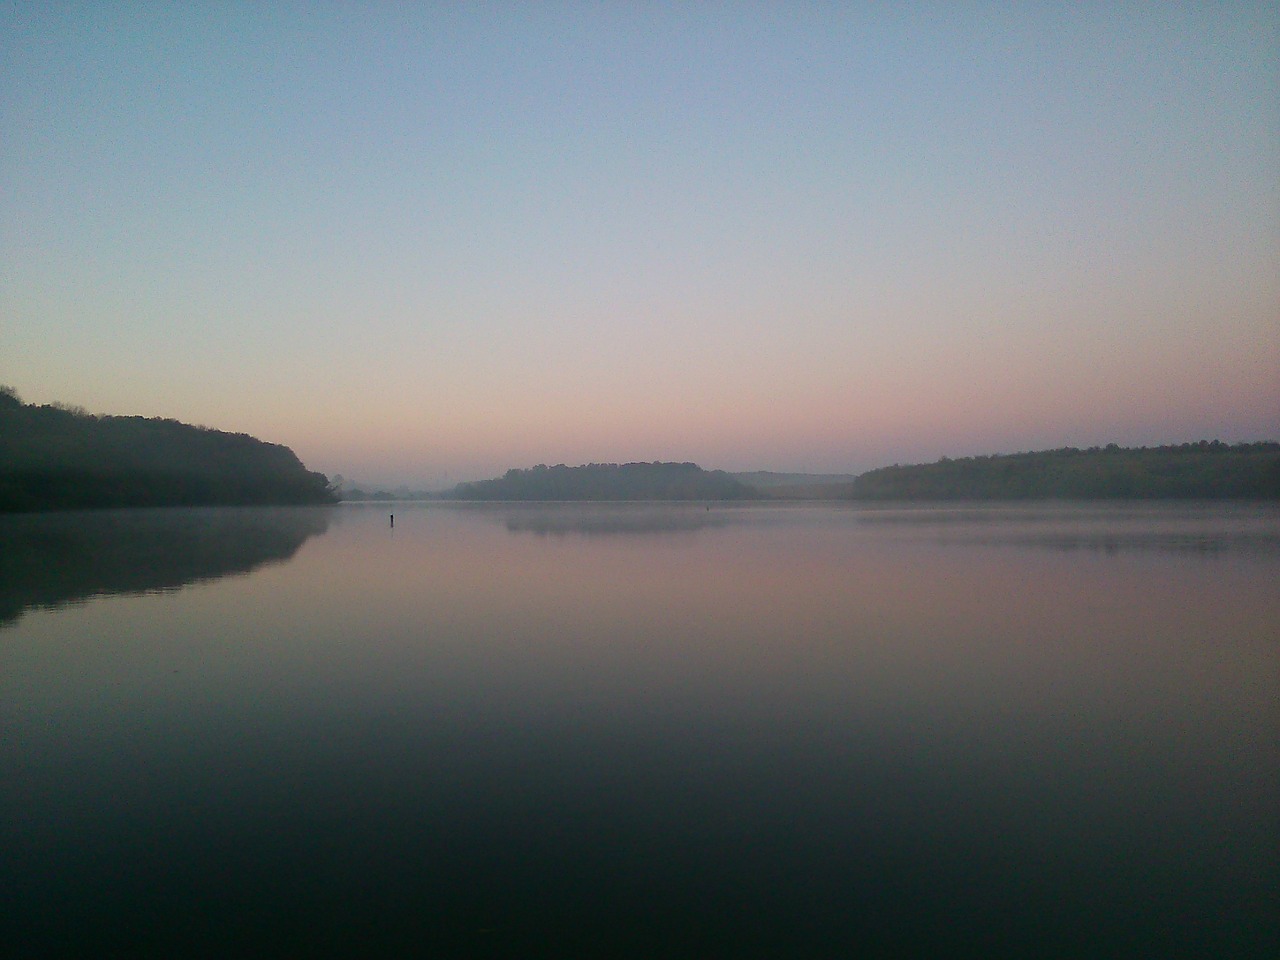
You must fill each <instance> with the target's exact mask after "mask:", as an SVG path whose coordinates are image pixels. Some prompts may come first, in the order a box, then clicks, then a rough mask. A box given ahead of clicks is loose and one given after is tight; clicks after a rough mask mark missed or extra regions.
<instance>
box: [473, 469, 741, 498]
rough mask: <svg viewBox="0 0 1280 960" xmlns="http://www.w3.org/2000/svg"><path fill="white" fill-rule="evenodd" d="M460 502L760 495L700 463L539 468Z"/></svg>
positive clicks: (479, 485)
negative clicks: (706, 468)
mask: <svg viewBox="0 0 1280 960" xmlns="http://www.w3.org/2000/svg"><path fill="white" fill-rule="evenodd" d="M450 495H451V496H453V497H454V498H456V499H458V500H747V499H751V498H753V497H756V496H758V494H757V493H756V491H755V490H754V489H753V488H751V487H749V486H747V485H746V484H745V483H742V482H741V481H739V480H736V479H734V478H733V476H731V475H730V474H728V473H725V472H724V471H723V470H703V469H702V468H701V467H699V466H698V465H697V464H696V463H660V462H657V461H655V462H653V463H588V464H584V465H583V466H579V467H567V466H565V465H564V464H563V463H559V464H556V465H555V466H554V467H548V466H547V465H546V464H541V463H540V464H538V465H537V466H536V467H531V468H529V469H528V470H508V471H507V472H506V473H505V474H504V475H503V476H501V477H495V478H494V479H492V480H479V481H476V482H474V483H460V484H458V486H456V487H455V488H454V489H453V491H452V492H451V494H450Z"/></svg>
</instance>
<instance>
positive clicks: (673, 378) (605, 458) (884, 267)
mask: <svg viewBox="0 0 1280 960" xmlns="http://www.w3.org/2000/svg"><path fill="white" fill-rule="evenodd" d="M0 31H2V32H0V44H2V46H0V383H3V384H9V385H10V386H12V387H14V388H15V389H16V390H17V391H18V393H19V394H20V395H21V397H22V398H23V399H24V400H25V401H27V402H29V403H51V402H55V401H58V402H64V403H69V404H73V405H79V406H83V407H85V408H87V409H88V410H90V411H91V412H95V413H115V414H131V415H143V416H164V417H173V418H176V419H179V420H184V421H187V422H191V423H199V424H205V425H208V426H213V427H217V428H219V429H224V430H231V431H236V432H245V433H250V434H253V435H254V436H258V437H260V438H262V439H264V440H269V441H272V442H276V443H283V444H286V445H288V446H290V447H291V448H292V449H293V450H294V451H295V452H296V453H297V454H298V455H299V456H300V457H301V458H302V460H303V461H304V462H305V463H306V464H307V465H308V467H310V468H311V469H314V470H320V471H323V472H325V473H327V474H330V475H333V474H335V473H341V474H343V475H344V476H346V477H348V478H356V479H358V480H362V481H365V482H370V483H406V484H410V485H422V486H443V485H446V484H449V483H454V482H457V481H460V480H468V479H476V478H480V477H487V476H493V475H496V474H500V473H502V472H504V471H505V470H506V469H508V468H509V467H513V466H514V467H526V466H531V465H533V464H536V463H548V464H553V463H568V464H577V463H587V462H625V461H634V460H646V461H648V460H679V461H689V460H691V461H695V462H697V463H699V464H701V465H702V466H704V467H706V468H708V469H712V468H718V469H727V470H757V469H768V470H782V471H804V472H855V473H856V472H860V471H862V470H866V469H870V468H873V467H876V466H882V465H885V464H888V463H895V462H901V463H908V462H920V461H931V460H934V459H937V458H938V457H941V456H951V457H961V456H969V455H977V454H988V453H1005V452H1015V451H1019V450H1033V449H1044V448H1052V447H1062V446H1081V447H1085V446H1093V445H1103V444H1107V443H1112V442H1115V443H1120V444H1122V445H1151V444H1160V443H1177V442H1184V441H1194V440H1200V439H1215V438H1216V439H1221V440H1224V441H1230V442H1237V441H1248V440H1264V439H1272V440H1274V439H1280V12H1277V9H1276V8H1275V7H1274V5H1272V4H1269V3H1232V2H1229V0H1228V2H1212V3H1209V2H1206V3H1166V2H1156V3H1123V2H1114V3H1098V4H1095V3H1085V4H1066V3H1050V4H1035V3H1027V4H995V3H990V4H988V3H972V2H970V3H966V2H963V0H962V2H958V3H937V4H911V3H902V4H879V3H875V4H873V3H856V2H849V3H786V2H738V3H720V2H705V3H675V2H669V3H651V2H626V3H624V2H593V3H588V2H575V3H556V2H547V3H539V4H528V3H427V2H423V3H393V2H390V0H386V2H368V3H357V2H347V3H324V2H318V3H250V2H217V3H201V2H198V0H197V2H187V3H172V4H171V3H158V2H150V3H112V2H103V3H100V2H93V3H79V4H73V3H57V2H45V3H29V2H12V0H0Z"/></svg>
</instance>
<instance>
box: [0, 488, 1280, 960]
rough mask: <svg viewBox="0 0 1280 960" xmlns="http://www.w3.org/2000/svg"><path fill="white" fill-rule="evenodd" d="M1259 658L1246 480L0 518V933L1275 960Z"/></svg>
mask: <svg viewBox="0 0 1280 960" xmlns="http://www.w3.org/2000/svg"><path fill="white" fill-rule="evenodd" d="M392 511H394V512H395V524H394V527H392V526H391V524H390V523H389V518H388V514H389V513H390V512H392ZM1278 681H1280V510H1277V508H1275V507H1266V506H1258V505H1216V506H1204V505H1187V504H1182V505H1176V504H1173V505H1171V504H1157V505H1100V506H1093V505H1090V506H1079V505H1075V506H1071V505H1032V506H1015V505H983V506H950V507H930V506H911V507H905V506H893V505H889V506H877V507H854V506H849V505H830V504H826V505H818V506H808V505H786V506H758V505H755V506H753V505H743V506H722V505H713V506H711V507H710V508H707V507H706V506H705V505H641V504H628V505H501V504H498V505H485V506H465V505H447V504H431V505H429V506H427V507H423V506H421V505H410V504H384V505H368V506H364V505H344V506H339V507H334V508H305V509H296V510H190V511H188V510H173V511H113V512H106V513H92V514H87V513H81V514H62V515H56V516H43V517H37V516H17V517H7V518H0V775H2V779H0V935H2V936H3V940H4V942H5V943H6V944H7V948H6V949H8V950H10V951H12V952H13V953H14V954H15V955H18V956H45V955H66V954H70V955H77V954H78V955H85V956H106V955H113V954H119V955H126V956H136V955H143V954H152V955H168V956H188V957H192V956H211V957H213V956H216V957H226V956H300V957H302V956H314V955H318V954H329V955H344V956H356V955H383V956H387V955H435V956H476V955H480V956H485V955H492V956H520V955H526V954H528V953H529V952H532V951H539V952H548V953H556V954H558V955H563V956H591V955H604V956H619V955H632V956H655V957H657V956H681V957H683V956H690V957H715V956H728V957H738V956H752V955H767V956H808V957H828V956H840V955H848V956H854V955H871V956H875V955H882V956H903V955H913V954H914V955H921V956H958V955H960V956H963V955H973V956H988V957H990V956H1036V957H1051V956H1080V957H1085V956H1088V957H1104V956H1114V957H1152V956H1159V957H1169V956H1219V957H1226V956H1232V957H1245V956H1260V957H1261V956H1277V955H1280V901H1278V899H1277V890H1278V889H1280V866H1278V861H1277V849H1278V847H1277V843H1278V840H1280V830H1278V823H1280V821H1278V816H1280V815H1278V814H1277V811H1280V711H1278V709H1277V690H1278V689H1280V686H1278Z"/></svg>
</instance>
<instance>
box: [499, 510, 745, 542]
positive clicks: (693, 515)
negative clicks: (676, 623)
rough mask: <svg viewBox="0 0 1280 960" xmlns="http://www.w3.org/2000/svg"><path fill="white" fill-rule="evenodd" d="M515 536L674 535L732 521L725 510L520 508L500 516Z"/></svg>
mask: <svg viewBox="0 0 1280 960" xmlns="http://www.w3.org/2000/svg"><path fill="white" fill-rule="evenodd" d="M501 517H502V521H503V523H504V524H505V526H506V528H507V529H508V530H510V531H511V532H512V533H536V534H540V535H544V536H545V535H548V534H553V535H561V536H562V535H564V534H570V533H574V534H585V535H588V536H590V535H605V534H627V533H673V532H681V531H691V530H702V529H705V528H708V527H723V526H726V525H727V524H728V523H729V522H730V518H729V516H728V514H727V513H726V512H725V511H723V510H711V509H708V508H707V507H705V506H698V507H674V506H673V507H653V506H648V505H646V506H621V507H620V506H609V507H597V506H594V505H592V506H584V505H582V504H573V505H571V506H568V507H563V508H562V507H555V506H547V507H539V508H521V509H515V510H509V511H504V512H503V513H502V514H501Z"/></svg>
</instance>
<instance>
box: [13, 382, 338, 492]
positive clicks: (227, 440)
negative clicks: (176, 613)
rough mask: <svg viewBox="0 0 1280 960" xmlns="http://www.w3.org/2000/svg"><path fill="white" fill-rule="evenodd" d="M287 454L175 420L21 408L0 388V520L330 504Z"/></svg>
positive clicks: (318, 483) (318, 480) (318, 482)
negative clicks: (23, 515) (141, 509)
mask: <svg viewBox="0 0 1280 960" xmlns="http://www.w3.org/2000/svg"><path fill="white" fill-rule="evenodd" d="M333 501H334V496H333V494H332V492H331V491H330V489H329V485H328V480H327V479H326V478H325V476H324V474H321V473H314V472H312V471H309V470H307V468H306V467H305V466H303V464H302V462H301V461H300V460H299V459H298V458H297V456H296V455H294V453H293V451H292V450H290V449H289V448H288V447H284V446H280V445H278V444H274V443H265V442H263V441H261V440H258V439H255V438H254V437H251V436H248V435H247V434H243V433H225V432H223V431H221V430H212V429H209V428H207V427H196V426H191V425H190V424H185V423H179V422H178V421H177V420H168V419H160V418H144V417H118V416H106V415H102V416H99V415H94V414H90V413H87V412H86V411H84V410H82V409H78V408H71V407H66V406H62V405H51V406H36V405H34V404H24V403H22V401H21V400H20V399H19V397H18V395H17V393H16V392H15V391H14V390H13V389H12V388H9V387H4V388H0V512H15V511H27V510H62V509H79V508H90V507H131V506H199V505H250V504H307V503H332V502H333Z"/></svg>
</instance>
